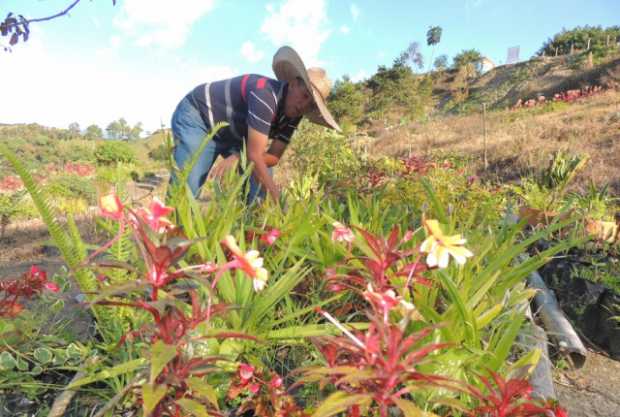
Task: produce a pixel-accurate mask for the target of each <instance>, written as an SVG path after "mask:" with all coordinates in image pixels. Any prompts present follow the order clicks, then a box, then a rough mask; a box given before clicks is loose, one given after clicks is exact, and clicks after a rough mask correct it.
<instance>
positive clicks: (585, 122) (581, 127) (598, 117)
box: [354, 90, 620, 195]
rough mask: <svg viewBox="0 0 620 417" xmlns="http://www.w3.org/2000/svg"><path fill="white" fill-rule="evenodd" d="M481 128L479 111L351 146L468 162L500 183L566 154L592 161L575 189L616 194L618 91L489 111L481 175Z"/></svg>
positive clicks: (619, 179) (619, 186)
mask: <svg viewBox="0 0 620 417" xmlns="http://www.w3.org/2000/svg"><path fill="white" fill-rule="evenodd" d="M484 124H485V123H484V122H483V117H482V113H481V112H477V113H475V114H468V115H456V116H437V117H434V118H432V119H430V120H429V121H427V122H422V123H411V124H406V125H403V126H399V127H395V128H392V129H380V130H377V131H374V132H372V134H373V136H365V135H360V136H358V137H356V139H355V141H354V145H355V146H357V147H359V148H361V149H363V150H366V151H367V152H368V153H369V154H370V155H388V156H405V155H407V154H409V153H412V154H415V155H418V156H425V157H431V156H433V155H446V154H448V155H456V156H458V157H459V158H463V157H464V158H469V159H471V160H472V162H473V163H474V164H475V166H476V167H477V170H478V173H479V175H481V176H483V177H486V178H488V179H493V180H502V181H515V180H518V179H519V178H520V177H521V176H525V175H528V174H532V173H536V172H539V171H540V170H541V169H542V168H543V167H544V166H546V165H547V163H548V160H549V158H550V156H551V155H552V154H553V153H554V152H556V151H558V150H566V151H568V152H569V153H571V154H587V155H589V157H590V162H589V163H588V164H587V166H586V169H585V170H584V172H583V173H582V174H581V175H580V176H579V178H578V181H577V186H580V187H581V188H585V187H586V185H587V184H588V183H589V181H590V180H592V181H593V182H594V183H595V184H597V185H599V186H603V185H606V184H608V185H609V187H610V191H612V192H613V193H614V194H616V195H620V92H617V91H613V90H610V91H607V92H604V93H601V94H599V95H597V96H594V97H590V98H586V99H582V100H579V101H577V102H574V103H571V104H568V103H564V102H561V103H547V104H546V105H543V106H537V107H534V108H531V109H527V108H524V109H518V110H501V111H491V112H488V113H487V116H486V141H487V157H488V163H489V166H488V169H486V170H485V169H484V164H483V155H484V139H485V135H484V131H485V126H484Z"/></svg>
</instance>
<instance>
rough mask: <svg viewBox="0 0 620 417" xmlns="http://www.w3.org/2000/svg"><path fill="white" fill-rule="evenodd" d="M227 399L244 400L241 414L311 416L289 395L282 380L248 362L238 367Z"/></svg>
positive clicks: (274, 416)
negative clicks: (248, 412) (250, 412)
mask: <svg viewBox="0 0 620 417" xmlns="http://www.w3.org/2000/svg"><path fill="white" fill-rule="evenodd" d="M227 398H228V399H229V400H235V399H240V400H241V405H240V406H239V407H238V408H237V414H238V415H239V414H243V413H245V412H247V411H250V410H251V411H252V413H253V415H254V416H257V417H309V415H308V414H306V413H305V412H304V411H303V410H301V409H300V408H299V406H298V405H297V404H296V402H295V400H294V399H293V397H292V396H291V395H289V394H287V393H286V391H285V390H284V383H283V380H282V377H280V376H279V375H278V374H276V373H274V372H270V371H267V370H257V369H256V368H255V367H254V366H252V365H250V364H247V363H241V364H239V367H238V368H237V373H236V374H235V376H234V377H233V379H232V381H231V384H230V388H229V389H228V394H227Z"/></svg>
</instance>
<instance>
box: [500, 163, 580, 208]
mask: <svg viewBox="0 0 620 417" xmlns="http://www.w3.org/2000/svg"><path fill="white" fill-rule="evenodd" d="M588 159H589V158H588V156H584V155H569V154H567V153H566V152H564V151H558V152H556V153H555V154H554V155H553V156H552V157H551V159H550V161H549V165H548V167H547V168H545V169H544V170H543V171H542V172H541V173H540V174H539V175H538V177H536V178H523V179H522V180H521V185H520V186H513V187H512V189H513V191H514V192H515V193H516V194H517V195H519V196H520V197H521V198H522V199H523V200H525V201H526V202H527V204H528V206H529V207H531V208H535V209H539V210H542V211H550V210H558V209H560V208H561V207H562V206H563V205H565V204H566V203H567V202H566V201H564V196H565V194H566V189H567V186H568V185H569V184H570V182H571V181H572V180H573V179H574V178H575V175H577V173H578V172H579V171H581V170H582V169H583V168H584V166H585V165H586V163H587V162H588ZM568 203H569V204H570V201H568Z"/></svg>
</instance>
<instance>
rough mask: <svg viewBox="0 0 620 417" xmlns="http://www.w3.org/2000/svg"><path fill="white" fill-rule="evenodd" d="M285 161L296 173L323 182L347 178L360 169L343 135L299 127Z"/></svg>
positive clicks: (308, 125) (314, 128)
mask: <svg viewBox="0 0 620 417" xmlns="http://www.w3.org/2000/svg"><path fill="white" fill-rule="evenodd" d="M291 148H292V149H291V150H290V152H289V153H288V155H287V159H288V161H289V162H290V164H291V165H292V167H293V168H294V169H295V170H296V171H297V172H304V173H306V174H307V175H313V174H316V175H318V179H319V180H321V181H324V182H330V181H338V180H341V179H343V178H348V177H349V176H350V175H351V172H355V170H356V169H358V168H359V166H360V160H359V158H358V156H357V155H356V154H355V152H353V149H352V148H351V146H350V144H349V143H348V142H347V139H346V138H345V137H344V136H343V135H338V134H334V133H332V132H331V131H327V130H326V129H324V128H322V127H317V126H315V125H312V124H310V123H305V122H304V123H302V124H301V125H300V127H299V133H298V134H297V135H296V138H295V140H294V141H292V142H291Z"/></svg>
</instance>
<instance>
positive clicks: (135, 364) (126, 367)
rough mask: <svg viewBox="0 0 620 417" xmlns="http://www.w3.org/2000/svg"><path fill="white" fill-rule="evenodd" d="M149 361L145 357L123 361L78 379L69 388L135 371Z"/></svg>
mask: <svg viewBox="0 0 620 417" xmlns="http://www.w3.org/2000/svg"><path fill="white" fill-rule="evenodd" d="M146 363H147V360H146V359H144V358H138V359H134V360H131V361H128V362H124V363H121V364H119V365H116V366H114V367H112V368H109V369H104V370H103V371H101V372H97V373H96V374H94V375H89V376H86V377H84V378H82V379H78V380H77V381H75V382H73V383H71V384H69V385H68V386H67V389H74V388H76V387H79V386H82V385H86V384H91V383H93V382H97V381H101V380H104V379H108V378H113V377H115V376H118V375H123V374H126V373H129V372H133V371H135V370H136V369H138V368H140V367H142V366H144V365H145V364H146Z"/></svg>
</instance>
